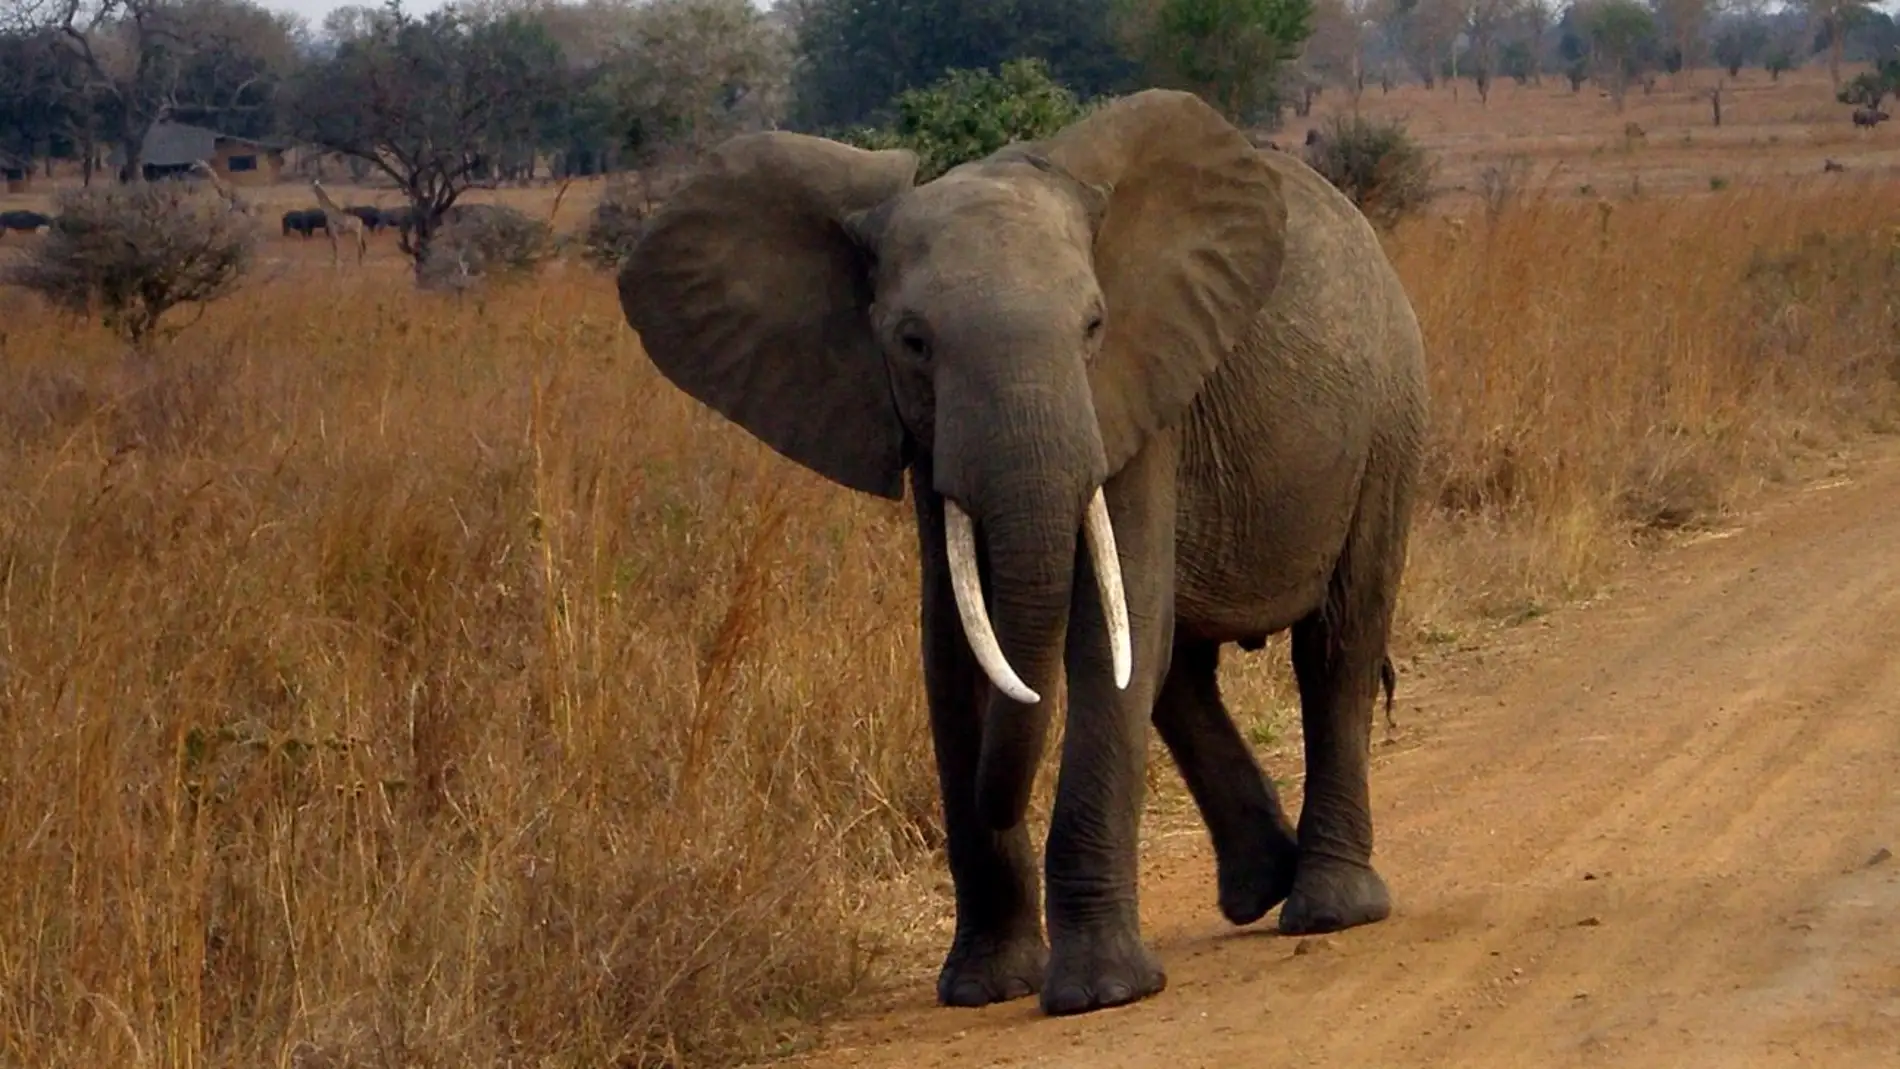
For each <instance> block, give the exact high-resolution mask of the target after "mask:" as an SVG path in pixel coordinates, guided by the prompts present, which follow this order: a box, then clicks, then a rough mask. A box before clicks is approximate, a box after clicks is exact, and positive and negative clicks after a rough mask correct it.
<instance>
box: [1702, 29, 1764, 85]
mask: <svg viewBox="0 0 1900 1069" xmlns="http://www.w3.org/2000/svg"><path fill="white" fill-rule="evenodd" d="M1767 48H1768V30H1767V28H1766V27H1764V26H1763V25H1762V24H1761V23H1760V22H1755V21H1750V22H1742V23H1737V24H1734V25H1731V26H1728V27H1726V28H1724V29H1723V30H1722V32H1721V33H1719V34H1717V35H1716V38H1715V60H1716V62H1718V63H1720V64H1721V65H1722V68H1723V69H1724V70H1726V71H1728V74H1729V77H1731V78H1735V77H1739V76H1740V75H1741V73H1742V68H1743V67H1746V66H1747V65H1748V64H1749V63H1750V62H1751V61H1753V60H1754V59H1755V58H1756V57H1757V56H1760V55H1761V54H1762V53H1763V52H1764V51H1766V50H1767Z"/></svg>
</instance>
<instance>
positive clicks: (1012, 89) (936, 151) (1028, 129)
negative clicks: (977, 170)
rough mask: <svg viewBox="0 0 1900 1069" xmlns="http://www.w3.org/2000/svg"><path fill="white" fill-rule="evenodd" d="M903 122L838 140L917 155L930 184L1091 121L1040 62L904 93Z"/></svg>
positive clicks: (956, 73) (953, 77)
mask: <svg viewBox="0 0 1900 1069" xmlns="http://www.w3.org/2000/svg"><path fill="white" fill-rule="evenodd" d="M895 103H896V105H897V122H896V124H895V125H894V126H892V127H890V128H888V129H878V128H871V127H859V128H857V129H854V130H847V131H844V132H843V133H841V134H839V135H838V139H839V140H841V141H845V142H848V143H850V144H853V145H857V146H858V147H859V148H869V149H883V148H907V149H911V150H912V151H914V152H916V153H917V157H918V160H917V180H918V181H919V182H928V181H930V180H931V179H933V178H935V177H937V176H938V175H940V174H942V173H943V172H945V171H947V170H949V169H950V168H952V167H955V166H956V165H957V164H960V163H967V162H969V161H970V160H979V159H982V158H983V157H985V156H987V155H989V154H990V153H992V152H995V151H996V150H997V149H999V148H1002V147H1003V146H1004V145H1007V144H1009V143H1010V142H1012V141H1034V140H1036V139H1038V138H1043V137H1048V136H1049V135H1051V134H1053V133H1055V132H1056V131H1058V130H1060V129H1062V128H1063V127H1064V126H1067V125H1069V124H1070V123H1072V122H1074V121H1075V120H1077V119H1079V118H1081V117H1082V116H1083V115H1085V114H1087V112H1088V110H1089V109H1088V108H1087V107H1086V106H1084V105H1083V104H1082V103H1081V102H1080V101H1078V100H1076V98H1075V94H1074V93H1071V92H1069V90H1068V89H1067V88H1065V87H1064V86H1063V85H1062V84H1061V83H1060V82H1057V81H1056V80H1055V79H1054V78H1052V77H1050V75H1049V67H1048V65H1047V64H1045V63H1044V62H1043V61H1042V60H1040V59H1018V60H1012V61H1010V62H1008V63H1005V64H1003V65H1002V67H1001V69H1000V73H995V72H991V71H988V70H954V69H953V70H951V71H950V72H948V73H947V74H945V75H944V76H943V78H942V79H940V80H939V81H937V82H936V83H935V84H933V85H931V86H929V87H927V88H924V89H911V90H907V91H905V92H903V93H900V94H899V95H898V97H897V99H896V101H895Z"/></svg>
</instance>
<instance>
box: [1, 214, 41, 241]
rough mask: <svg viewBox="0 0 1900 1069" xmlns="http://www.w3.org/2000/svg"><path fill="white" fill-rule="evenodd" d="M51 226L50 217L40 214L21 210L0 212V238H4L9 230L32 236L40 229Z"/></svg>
mask: <svg viewBox="0 0 1900 1069" xmlns="http://www.w3.org/2000/svg"><path fill="white" fill-rule="evenodd" d="M51 225H53V219H52V217H51V216H49V215H45V214H43V213H41V212H29V211H25V210H23V209H16V210H14V211H10V212H0V237H5V236H6V232H7V231H9V230H18V231H20V232H21V233H24V234H32V233H36V232H38V231H39V230H40V229H41V228H42V227H48V226H51Z"/></svg>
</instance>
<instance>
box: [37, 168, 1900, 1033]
mask: <svg viewBox="0 0 1900 1069" xmlns="http://www.w3.org/2000/svg"><path fill="white" fill-rule="evenodd" d="M1896 218H1900V194H1896V193H1895V192H1893V191H1892V190H1890V189H1886V188H1884V187H1880V188H1875V187H1871V186H1868V187H1858V188H1856V189H1853V190H1842V189H1840V188H1839V187H1836V188H1835V190H1834V191H1815V190H1804V189H1799V188H1789V187H1784V188H1779V189H1759V190H1734V191H1727V192H1724V193H1721V194H1718V195H1710V196H1707V197H1702V198H1694V199H1682V200H1675V201H1655V202H1645V201H1640V200H1638V201H1630V202H1619V203H1614V204H1611V205H1608V206H1607V207H1605V208H1603V209H1601V210H1600V209H1599V208H1598V207H1596V206H1593V205H1591V204H1589V203H1579V202H1577V201H1575V200H1565V201H1561V202H1560V201H1555V200H1553V201H1549V202H1540V201H1537V200H1535V199H1532V200H1529V201H1526V202H1525V203H1522V204H1520V205H1519V206H1517V207H1516V208H1513V209H1511V210H1508V211H1507V212H1506V213H1505V214H1504V215H1503V216H1502V217H1501V218H1500V219H1499V221H1498V222H1497V223H1496V225H1494V226H1491V225H1486V224H1483V223H1482V222H1480V223H1475V224H1473V225H1471V226H1469V227H1468V228H1466V229H1465V230H1464V231H1462V232H1461V231H1459V230H1457V229H1454V228H1453V227H1451V226H1450V225H1448V224H1446V223H1444V222H1442V221H1427V222H1424V223H1420V224H1417V225H1416V226H1413V227H1410V228H1407V229H1402V230H1401V232H1400V233H1399V234H1398V235H1397V236H1396V237H1395V238H1394V240H1393V255H1394V257H1395V259H1396V262H1397V263H1398V265H1399V267H1400V269H1401V271H1402V272H1403V274H1404V276H1405V279H1406V282H1407V284H1408V286H1409V288H1410V292H1411V293H1412V295H1413V298H1414V300H1415V302H1416V305H1417V308H1418V311H1419V315H1420V317H1421V320H1422V321H1423V324H1424V327H1425V331H1426V335H1427V338H1428V341H1429V344H1430V356H1431V361H1432V383H1433V389H1434V404H1435V413H1434V415H1435V431H1434V438H1433V443H1432V451H1431V456H1430V486H1429V490H1428V493H1427V494H1426V495H1425V500H1424V501H1423V502H1422V504H1421V510H1420V514H1419V527H1418V530H1419V534H1418V536H1417V538H1416V540H1415V552H1414V555H1413V560H1412V564H1411V571H1410V582H1409V584H1408V588H1407V593H1406V598H1405V602H1404V619H1403V620H1402V622H1401V627H1400V634H1399V642H1400V644H1401V645H1402V646H1407V647H1415V646H1416V645H1417V644H1418V643H1420V642H1429V641H1432V640H1434V638H1435V637H1436V636H1439V635H1442V634H1444V633H1448V632H1452V631H1455V630H1456V629H1458V628H1461V627H1465V626H1467V625H1468V624H1469V623H1471V622H1473V621H1483V620H1485V619H1489V618H1498V617H1503V618H1509V617H1511V616H1512V615H1513V614H1515V613H1520V612H1521V611H1522V610H1523V608H1524V607H1525V606H1534V605H1535V604H1537V603H1538V602H1540V601H1543V600H1548V599H1552V598H1561V597H1564V596H1569V595H1572V594H1575V593H1578V592H1580V591H1583V590H1586V589H1588V587H1589V586H1590V584H1591V583H1593V582H1595V581H1596V580H1597V579H1598V578H1600V577H1601V576H1602V575H1603V574H1604V568H1605V567H1606V566H1607V564H1608V563H1609V562H1610V561H1611V560H1613V559H1614V557H1615V556H1616V555H1617V554H1618V553H1619V552H1621V549H1619V547H1621V546H1625V545H1627V544H1628V543H1629V542H1630V540H1631V535H1632V532H1635V531H1639V530H1646V529H1649V530H1653V529H1657V528H1666V527H1669V526H1679V525H1684V524H1692V523H1695V522H1700V521H1704V520H1706V519H1708V518H1709V517H1711V516H1714V515H1716V514H1718V513H1719V512H1720V511H1721V510H1722V509H1723V508H1724V507H1725V506H1727V505H1728V504H1730V503H1732V502H1733V501H1734V500H1736V499H1737V495H1738V494H1743V493H1745V492H1746V491H1747V488H1748V486H1749V485H1750V481H1751V480H1754V479H1759V478H1762V477H1765V476H1766V477H1773V476H1775V475H1776V474H1777V473H1780V472H1785V471H1786V470H1792V469H1790V468H1789V467H1788V465H1789V464H1790V463H1792V462H1794V461H1795V460H1797V459H1798V457H1799V453H1800V451H1801V450H1802V449H1804V448H1806V449H1814V448H1825V447H1826V444H1827V443H1828V442H1829V441H1832V440H1835V439H1836V438H1844V437H1847V436H1851V435H1853V434H1857V433H1860V432H1862V431H1865V430H1867V429H1868V428H1870V427H1878V426H1879V425H1880V421H1883V420H1885V419H1886V418H1888V417H1889V416H1890V415H1891V414H1892V413H1893V412H1894V410H1895V406H1894V395H1895V393H1896V378H1897V377H1900V367H1897V366H1896V356H1895V352H1896V341H1897V338H1900V335H1897V334H1896V327H1897V325H1900V318H1897V317H1896V312H1895V302H1894V301H1893V299H1892V296H1891V294H1892V293H1893V292H1895V290H1894V285H1895V282H1896V278H1897V277H1900V271H1897V270H1896V268H1895V260H1894V252H1893V249H1892V248H1891V246H1890V232H1889V230H1888V227H1889V225H1890V224H1891V223H1892V222H1893V221H1894V220H1896ZM0 322H4V323H5V324H6V325H5V327H4V328H0V353H3V354H4V356H3V359H0V434H3V435H4V441H3V442H0V449H4V453H0V457H3V458H4V459H3V460H0V498H3V499H4V500H5V501H6V502H7V504H6V507H5V508H4V509H0V844H4V858H5V860H4V863H0V1063H4V1064H7V1065H19V1066H34V1067H41V1066H88V1067H92V1066H103V1065H112V1066H157V1065H165V1066H257V1065H274V1066H292V1065H295V1066H305V1067H315V1066H342V1065H391V1066H395V1065H457V1066H491V1065H492V1066H500V1065H523V1064H535V1065H628V1066H657V1065H678V1066H688V1065H691V1066H704V1065H713V1064H719V1063H721V1062H724V1061H729V1060H731V1059H733V1058H735V1057H738V1056H741V1055H756V1054H760V1053H769V1052H770V1051H772V1050H775V1049H780V1048H783V1047H785V1046H787V1045H789V1044H795V1043H797V1042H799V1041H800V1039H801V1037H802V1036H804V1035H806V1034H807V1031H806V1030H805V1029H804V1028H803V1027H802V1025H801V1022H804V1021H808V1020H810V1019H811V1018H812V1017H814V1016H815V1015H816V1014H818V1013H820V1012H823V1011H826V1010H830V1009H833V1008H836V1007H838V1006H840V1005H842V1004H843V1003H844V1001H845V1000H847V999H848V998H849V997H850V996H851V995H852V994H853V993H854V992H857V991H861V990H862V989H863V988H864V985H865V984H866V982H867V981H868V980H872V979H874V978H876V977H879V976H880V975H883V974H885V973H888V971H889V970H888V967H887V966H886V965H885V963H886V962H891V961H895V962H899V963H903V969H904V971H901V972H899V973H897V974H896V975H898V976H899V977H900V978H901V980H902V982H903V983H906V984H911V985H924V984H927V983H928V982H929V978H930V975H931V971H930V968H929V964H928V961H929V960H930V959H931V958H934V955H935V954H936V953H939V952H940V951H941V947H940V946H937V945H936V942H935V936H931V937H930V938H929V939H928V940H927V943H928V945H927V946H926V947H925V948H924V951H922V953H924V954H925V955H926V957H924V958H919V957H917V956H916V955H915V954H911V953H904V954H895V953H894V952H895V951H899V950H904V948H905V947H906V945H907V944H906V924H907V923H909V922H910V920H914V917H913V918H910V920H905V919H900V918H894V917H893V916H892V915H891V914H890V913H889V912H888V911H887V909H886V908H885V907H884V906H883V905H881V904H880V903H885V902H889V901H891V900H892V899H893V898H897V899H900V900H901V899H903V898H904V896H902V895H898V896H893V895H890V894H880V893H878V891H877V888H878V887H879V886H880V885H882V884H887V883H888V882H889V881H893V880H899V879H901V878H902V877H905V876H906V875H907V874H909V875H915V874H917V873H920V872H923V873H931V872H933V871H934V868H933V867H935V866H940V865H941V860H940V858H939V857H938V856H936V855H935V854H934V850H935V848H936V847H937V845H938V839H939V836H938V828H937V815H936V813H937V808H936V797H935V786H934V778H933V775H934V774H933V770H932V765H931V761H930V758H929V751H928V742H927V738H928V736H927V733H926V730H925V721H924V714H923V708H922V705H923V702H922V692H921V687H920V683H919V670H918V664H917V657H918V655H917V648H916V633H915V632H916V629H915V624H914V620H915V613H916V609H915V590H916V587H915V583H916V577H915V572H914V563H913V556H912V553H913V549H912V537H913V536H912V534H911V530H910V526H909V522H910V521H909V513H908V509H907V506H903V505H894V504H890V503H883V502H876V501H871V500H868V499H865V498H862V497H859V496H854V495H851V494H849V493H848V492H846V491H843V490H839V489H836V488H833V487H831V486H829V485H828V484H825V483H823V482H822V481H821V480H819V479H818V478H817V477H816V476H812V475H809V474H807V473H804V472H802V471H799V470H797V469H795V468H794V467H793V466H792V465H790V464H789V463H787V462H784V461H781V460H779V459H778V458H776V457H774V456H772V455H771V454H769V453H768V452H766V451H765V450H764V449H763V447H761V446H758V445H757V444H756V443H754V442H752V441H751V440H750V439H749V438H747V437H746V436H745V435H744V434H743V433H741V432H739V431H737V430H736V429H734V428H732V427H730V426H728V425H726V424H724V423H723V422H722V421H721V420H719V419H718V418H717V417H715V416H712V415H710V414H709V413H707V412H705V411H704V410H702V409H700V408H698V407H697V406H696V405H695V404H693V403H692V402H690V401H689V400H687V399H686V398H684V397H683V396H682V395H680V394H679V393H678V392H677V391H675V390H674V389H673V388H672V387H670V386H669V385H668V384H666V383H665V382H664V381H663V380H662V379H660V378H659V377H658V376H657V374H656V373H655V372H654V371H652V370H651V368H650V367H649V366H648V365H647V364H646V363H645V361H644V360H643V358H642V357H641V354H640V352H639V350H638V346H637V343H636V341H635V339H634V338H633V337H632V336H631V333H630V332H629V331H628V330H627V329H626V327H625V326H624V324H623V322H622V320H621V318H620V316H619V312H618V308H617V306H616V303H615V300H614V296H613V289H612V286H611V283H610V281H609V280H608V279H606V278H605V277H598V276H590V275H587V274H585V273H583V272H580V271H578V270H570V271H568V272H566V273H565V274H563V275H562V276H560V277H559V278H549V279H545V280H543V281H541V282H535V283H528V284H526V285H525V286H524V287H521V288H517V289H512V290H507V291H501V292H497V293H494V294H491V295H489V296H487V297H483V298H470V299H464V300H459V301H458V300H455V299H452V298H437V297H431V296H426V295H420V294H412V293H409V292H406V291H404V290H403V289H402V288H401V287H392V286H390V285H389V283H388V280H386V279H363V278H361V277H360V276H358V277H355V278H352V277H351V276H348V275H345V276H343V277H342V278H341V279H337V278H334V277H332V276H330V275H329V274H327V273H312V274H309V275H307V276H303V277H298V278H294V279H287V280H278V281H274V282H265V283H259V284H257V285H255V286H253V287H252V288H251V289H249V290H247V291H245V292H243V293H241V294H240V295H238V296H237V297H234V298H232V299H231V300H230V301H228V302H227V303H225V304H223V305H221V306H219V307H216V308H214V309H212V310H211V311H210V313H209V314H208V315H207V316H206V317H205V319H204V320H203V321H202V322H200V323H198V324H196V325H195V326H193V327H192V328H191V329H190V330H189V331H188V332H186V333H184V334H182V335H181V336H180V337H179V338H178V339H177V340H176V341H174V342H173V343H171V344H170V345H169V347H168V348H166V349H164V350H162V351H161V352H160V353H159V354H158V355H157V356H156V357H154V358H152V359H151V360H149V361H147V362H136V361H133V360H132V359H130V358H128V357H125V356H123V355H122V354H121V352H120V351H119V349H118V348H117V347H116V346H115V345H114V344H113V343H112V342H111V341H110V340H109V338H108V337H106V336H105V335H103V334H102V333H100V332H98V331H96V330H93V329H90V328H83V327H78V326H75V325H72V324H69V323H64V322H62V321H60V320H58V319H56V318H55V317H54V316H52V315H51V314H50V313H47V312H44V311H42V310H40V309H39V308H38V307H37V306H34V305H32V304H30V303H28V302H27V301H25V300H24V299H23V298H18V297H14V296H3V295H0ZM1817 443H1818V444H1817ZM1276 652H1279V648H1278V647H1270V648H1269V653H1276ZM1234 663H1235V664H1236V666H1237V667H1238V668H1240V673H1239V674H1240V676H1241V678H1242V680H1243V682H1244V685H1243V686H1240V687H1237V688H1231V690H1230V692H1232V693H1233V694H1234V697H1235V700H1236V702H1237V704H1239V705H1241V706H1243V707H1245V708H1247V710H1248V712H1249V715H1250V716H1254V715H1258V714H1259V712H1260V710H1261V709H1262V708H1263V707H1270V706H1273V705H1275V704H1284V700H1285V699H1284V694H1283V693H1281V692H1280V691H1279V690H1278V688H1279V686H1280V682H1279V680H1280V676H1279V670H1278V669H1277V668H1273V667H1271V665H1272V664H1273V663H1274V662H1273V661H1271V660H1267V659H1263V658H1252V659H1239V658H1237V659H1235V662H1234ZM1263 666H1264V667H1263ZM1290 728H1292V729H1296V728H1297V725H1296V724H1295V725H1290ZM1161 778H1162V781H1163V782H1170V783H1171V777H1169V776H1165V775H1164V776H1163V777H1161ZM923 886H926V887H928V888H930V889H929V890H928V891H926V892H920V894H922V895H934V896H935V897H920V898H918V899H916V906H915V909H916V913H917V915H923V916H933V917H934V916H939V915H941V914H942V913H943V912H945V911H947V909H948V902H947V898H946V897H944V896H943V895H942V894H941V892H940V890H938V889H937V888H936V887H935V886H933V885H931V884H924V885H923Z"/></svg>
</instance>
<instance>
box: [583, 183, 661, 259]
mask: <svg viewBox="0 0 1900 1069" xmlns="http://www.w3.org/2000/svg"><path fill="white" fill-rule="evenodd" d="M656 207H658V204H657V203H656V202H655V200H654V198H653V195H652V189H651V188H650V187H649V185H648V184H647V183H646V182H644V181H633V180H629V179H627V178H624V177H620V176H616V177H614V178H611V179H609V180H608V182H607V188H606V189H605V190H604V191H602V193H601V196H600V203H599V204H596V205H594V212H593V214H592V215H590V216H588V219H587V229H586V230H585V231H584V232H583V233H582V234H581V245H582V246H583V252H582V256H584V257H585V258H586V259H587V261H588V262H589V263H592V264H593V265H594V266H596V267H600V268H605V269H612V268H615V267H618V266H619V265H620V262H621V261H622V260H625V259H626V258H627V254H628V253H630V252H632V251H633V245H634V242H636V241H638V240H640V228H641V226H642V225H644V224H645V223H646V220H647V217H648V216H650V215H652V214H653V209H654V208H656Z"/></svg>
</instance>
